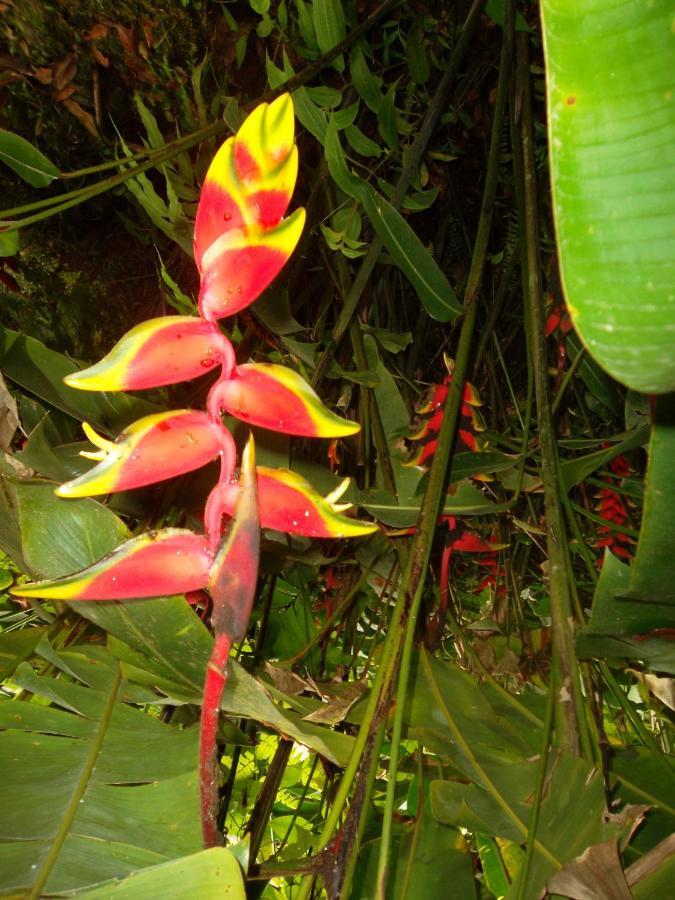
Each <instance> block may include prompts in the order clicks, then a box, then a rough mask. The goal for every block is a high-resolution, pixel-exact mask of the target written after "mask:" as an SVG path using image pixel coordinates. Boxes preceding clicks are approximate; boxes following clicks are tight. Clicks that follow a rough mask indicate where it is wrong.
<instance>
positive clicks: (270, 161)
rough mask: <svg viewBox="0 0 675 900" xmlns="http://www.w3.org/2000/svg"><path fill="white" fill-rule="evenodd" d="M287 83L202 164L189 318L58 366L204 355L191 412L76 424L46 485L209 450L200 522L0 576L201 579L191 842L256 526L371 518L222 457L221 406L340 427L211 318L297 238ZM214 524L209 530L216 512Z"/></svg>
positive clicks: (105, 367) (149, 373)
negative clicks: (63, 459)
mask: <svg viewBox="0 0 675 900" xmlns="http://www.w3.org/2000/svg"><path fill="white" fill-rule="evenodd" d="M293 131H294V118H293V104H292V101H291V98H290V96H289V95H288V94H282V96H280V97H279V98H278V99H277V100H275V101H274V103H272V104H270V105H268V104H261V105H260V106H258V107H257V108H256V109H255V110H254V111H253V112H252V113H251V115H250V116H249V117H248V118H247V119H246V121H245V122H244V124H243V125H242V126H241V128H240V129H239V131H238V132H237V134H236V135H235V136H234V137H232V138H230V139H229V140H227V141H226V142H225V143H224V144H223V146H222V147H221V149H220V150H219V152H218V154H217V155H216V157H215V159H214V161H213V163H212V164H211V167H210V169H209V171H208V173H207V176H206V180H205V182H204V187H203V189H202V193H201V198H200V202H199V207H198V209H197V218H196V222H195V238H194V244H195V259H196V261H197V266H198V267H199V270H200V274H201V288H200V292H199V312H200V316H199V317H186V316H165V317H162V318H160V319H151V320H149V321H148V322H144V323H143V324H141V325H138V326H136V327H135V328H134V329H132V331H130V332H129V333H128V334H126V335H125V336H124V337H123V338H122V339H121V340H120V341H119V343H118V344H117V345H116V346H115V347H114V348H113V349H112V350H111V352H110V353H109V355H108V356H106V357H105V358H104V359H103V360H101V362H99V363H98V364H96V365H94V366H92V367H90V368H88V369H85V370H83V371H80V372H77V373H75V374H74V375H71V376H69V377H67V378H66V383H67V384H68V385H69V386H70V387H75V388H78V389H80V390H93V391H122V390H140V389H146V388H153V387H158V386H160V385H166V384H173V383H175V382H177V381H182V380H184V379H189V378H195V377H197V376H198V375H201V374H203V372H204V369H211V368H219V370H220V372H219V376H218V378H217V379H216V380H215V381H214V383H213V385H212V386H211V388H210V390H209V393H208V396H207V399H206V412H199V411H196V410H177V411H171V412H167V413H160V414H158V415H151V416H146V417H144V418H142V419H139V420H138V421H137V422H134V423H133V424H132V425H130V426H129V427H128V428H126V429H125V430H124V431H123V432H122V434H121V435H120V436H119V437H118V438H117V440H116V441H114V442H112V441H109V440H107V439H105V438H103V437H101V436H100V435H98V434H97V433H96V432H95V431H94V429H93V428H92V427H91V426H90V425H88V424H86V423H85V425H84V430H85V433H86V435H87V437H89V439H90V440H91V442H92V443H93V444H94V445H95V446H96V447H98V448H99V449H98V450H96V451H94V452H89V451H81V455H82V456H85V457H88V458H89V459H94V460H96V461H97V462H98V464H97V465H96V466H94V468H92V469H90V470H89V471H88V472H86V473H84V474H83V475H81V476H80V477H79V478H76V479H74V480H73V481H69V482H67V483H65V484H62V485H60V486H59V487H58V488H57V489H56V493H57V495H59V496H60V497H90V496H95V495H97V494H110V493H113V492H117V491H125V490H130V489H133V488H138V487H143V486H145V485H148V484H154V483H156V482H158V481H162V480H164V479H166V478H173V477H175V476H177V475H182V474H185V473H186V472H189V471H192V470H193V469H196V468H199V467H201V466H203V465H205V464H206V463H208V462H210V461H211V460H213V459H214V458H218V460H219V465H220V474H219V478H218V482H217V484H216V485H215V487H214V488H213V489H212V490H211V492H210V493H209V496H208V498H207V500H206V506H205V509H204V534H194V533H193V532H191V531H186V530H182V529H177V528H165V529H159V530H155V531H152V532H149V533H147V534H142V535H139V536H137V537H134V538H132V539H131V540H130V541H127V542H126V543H124V544H122V545H121V546H119V547H118V548H116V549H115V550H114V551H113V552H112V553H110V554H109V555H108V556H106V557H104V558H103V559H102V560H99V561H98V562H96V563H95V564H94V565H92V566H89V567H87V568H86V569H83V570H81V571H79V572H75V573H73V574H71V575H68V576H65V577H63V578H59V579H56V580H50V581H41V582H37V583H35V584H25V585H22V586H21V587H17V588H12V593H13V594H14V595H15V596H17V597H38V598H45V599H52V600H71V601H72V600H77V601H82V600H102V601H104V600H125V599H129V598H139V597H162V596H166V595H169V594H184V593H188V592H190V591H198V590H202V589H204V588H208V590H209V595H210V598H211V604H212V608H211V623H212V625H213V629H214V633H215V645H214V649H213V652H212V654H211V659H210V660H209V664H208V668H207V672H206V681H205V685H204V698H203V703H202V718H201V723H202V724H201V740H200V791H201V809H202V828H203V833H204V843H205V846H206V847H212V846H214V845H216V844H217V843H222V838H221V839H220V841H219V839H218V831H217V824H216V812H217V810H216V805H217V795H218V794H217V788H218V781H217V776H216V730H217V722H218V710H219V708H220V700H221V696H222V691H223V687H224V685H225V683H226V666H227V660H228V656H229V653H230V649H231V647H232V644H233V642H234V641H239V640H241V639H242V638H243V637H244V635H245V633H246V627H247V625H248V620H249V616H250V613H251V607H252V605H253V601H254V599H255V593H256V583H257V575H258V558H259V543H260V540H259V531H260V527H261V526H262V527H264V528H274V529H275V530H277V531H282V532H287V533H289V534H296V535H305V536H308V537H319V538H330V537H337V538H343V537H353V536H356V535H365V534H369V533H371V532H372V531H373V530H374V529H375V528H376V527H377V526H376V525H374V524H373V525H371V524H368V523H365V522H356V521H354V520H353V519H349V518H347V517H345V516H343V515H342V513H343V511H344V510H346V509H348V508H349V507H350V506H351V504H350V503H343V504H338V502H337V501H338V499H339V497H340V495H341V493H343V492H344V490H343V488H346V487H347V484H346V483H345V484H344V485H343V487H341V488H338V489H337V490H336V491H334V492H333V494H332V495H330V496H329V497H326V498H323V497H321V496H320V495H318V494H317V493H316V492H315V491H313V490H312V488H311V486H310V485H309V484H308V483H307V482H306V481H304V480H303V479H302V478H299V477H298V476H297V475H294V473H292V472H290V471H288V470H281V469H276V470H274V469H267V468H259V469H256V467H255V451H254V445H253V441H252V440H251V441H250V442H249V444H247V447H246V449H245V450H244V455H243V459H242V465H241V469H240V470H237V468H236V455H237V454H236V448H235V443H234V438H233V437H232V435H231V433H230V432H229V430H228V429H227V428H226V427H225V425H223V423H222V416H223V414H224V413H230V414H231V415H234V416H236V417H237V418H240V419H243V420H244V421H245V422H247V423H249V424H252V425H258V426H262V427H263V428H270V429H273V430H275V431H280V432H282V433H285V434H296V435H300V436H303V437H330V438H337V437H343V436H345V435H349V434H354V433H355V432H356V431H358V424H356V423H352V422H349V421H347V420H344V419H340V418H339V417H338V416H336V415H334V414H333V413H331V412H330V410H328V409H327V408H326V407H325V406H323V405H322V404H321V402H320V400H319V398H318V397H317V395H316V394H315V392H314V391H313V390H312V389H311V388H310V387H309V385H307V384H306V383H304V382H303V381H302V379H301V378H300V377H299V376H297V375H296V374H295V373H294V372H293V371H292V370H290V369H287V368H284V367H282V366H277V365H273V364H259V363H258V364H256V363H248V364H246V365H242V366H237V365H236V363H235V360H234V350H233V348H232V345H231V344H230V342H229V341H228V339H227V337H226V336H225V335H224V334H223V333H222V332H221V331H220V329H219V327H218V320H219V319H221V318H223V317H225V316H230V315H233V314H235V313H237V312H239V311H240V310H241V309H243V308H245V307H246V306H248V305H249V304H250V303H252V302H253V301H254V300H255V299H256V297H258V295H259V294H261V293H262V291H263V290H264V289H265V288H266V287H267V286H268V284H269V283H270V282H271V281H272V279H273V278H274V277H275V276H276V275H277V273H278V272H279V270H280V269H281V267H282V266H283V265H284V263H285V262H286V261H287V259H288V257H289V256H290V255H291V253H292V252H293V249H294V247H295V245H296V244H297V242H298V239H299V237H300V233H301V231H302V226H303V223H304V210H302V209H298V210H296V211H295V212H294V213H293V214H292V215H291V216H289V217H288V218H287V219H284V218H283V216H284V213H285V212H286V210H287V208H288V204H289V203H290V199H291V195H292V193H293V189H294V187H295V180H296V177H297V170H298V152H297V148H296V147H295V144H294V140H293ZM225 517H227V518H228V520H229V524H228V526H227V528H224V519H225Z"/></svg>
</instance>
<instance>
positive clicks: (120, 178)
mask: <svg viewBox="0 0 675 900" xmlns="http://www.w3.org/2000/svg"><path fill="white" fill-rule="evenodd" d="M226 128H227V126H226V125H225V123H224V122H214V123H213V125H209V126H208V127H207V128H202V129H201V130H200V131H195V132H194V133H193V134H191V135H189V136H188V137H186V138H184V139H181V141H180V143H179V142H177V141H173V142H172V143H170V144H167V145H166V146H165V147H162V148H161V150H158V151H157V153H156V154H154V155H153V156H152V158H151V159H149V160H147V161H146V162H144V163H141V164H140V165H138V166H132V167H131V168H129V169H125V170H124V171H123V172H120V173H119V174H117V175H112V176H111V177H110V178H104V179H103V180H102V181H98V182H97V183H96V184H90V185H87V186H86V187H83V188H77V189H76V190H74V191H67V192H66V193H65V194H60V195H59V196H58V197H52V198H50V200H36V201H35V203H29V204H27V205H26V206H25V207H14V208H13V209H8V210H4V211H3V212H0V219H2V220H3V222H4V219H5V217H6V216H10V215H13V214H15V213H17V212H18V211H20V210H21V209H25V210H28V209H31V208H32V209H37V208H40V209H44V208H45V207H47V206H49V208H48V209H44V212H42V213H36V214H35V215H33V216H26V218H24V219H15V220H14V221H11V222H4V224H5V225H6V228H5V229H4V230H5V231H17V230H18V229H20V228H24V227H25V226H27V225H33V224H35V222H41V221H43V220H44V219H48V218H49V217H50V216H54V215H56V214H57V213H60V212H63V211H64V210H66V209H70V208H71V207H73V206H77V205H78V204H79V203H84V202H85V201H86V200H90V199H91V198H92V197H97V196H98V195H99V194H103V193H105V192H106V191H109V190H111V189H112V188H114V187H117V185H120V184H123V183H124V182H125V181H128V180H129V179H130V178H134V177H135V176H136V175H140V174H141V173H142V172H145V171H147V170H148V169H152V168H154V167H155V166H158V165H159V164H160V163H163V162H166V160H168V159H170V158H171V157H172V156H175V155H176V154H177V153H180V152H181V151H183V150H189V149H190V147H193V146H194V145H195V144H199V143H200V142H201V141H204V140H206V139H207V138H208V137H211V136H212V135H214V134H219V133H220V132H221V131H223V130H225V129H226ZM177 144H178V146H177ZM124 162H125V160H121V161H120V163H119V164H123V163H124ZM64 197H65V198H67V199H65V200H64ZM49 204H51V205H49Z"/></svg>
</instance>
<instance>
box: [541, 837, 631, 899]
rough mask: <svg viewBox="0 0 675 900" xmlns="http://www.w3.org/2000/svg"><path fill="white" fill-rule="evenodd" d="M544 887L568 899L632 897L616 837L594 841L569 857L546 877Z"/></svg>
mask: <svg viewBox="0 0 675 900" xmlns="http://www.w3.org/2000/svg"><path fill="white" fill-rule="evenodd" d="M546 888H547V890H548V891H549V893H551V894H561V895H562V896H564V897H569V898H571V900H632V894H631V892H630V890H629V888H628V883H627V881H626V876H625V875H624V871H623V869H622V868H621V862H620V860H619V848H618V840H617V838H616V837H613V838H610V840H608V841H604V842H603V843H602V844H595V845H594V846H593V847H589V848H588V850H585V851H584V852H583V853H582V854H581V856H577V858H576V859H573V860H570V862H568V863H566V864H565V865H564V866H563V867H562V869H561V870H560V871H559V872H556V873H555V875H553V876H552V877H551V878H549V880H548V883H547V885H546Z"/></svg>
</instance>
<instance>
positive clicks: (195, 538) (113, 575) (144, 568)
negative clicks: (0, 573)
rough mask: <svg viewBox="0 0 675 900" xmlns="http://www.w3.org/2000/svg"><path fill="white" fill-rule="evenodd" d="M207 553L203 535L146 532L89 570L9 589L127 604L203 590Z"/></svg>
mask: <svg viewBox="0 0 675 900" xmlns="http://www.w3.org/2000/svg"><path fill="white" fill-rule="evenodd" d="M212 564H213V554H212V553H211V551H210V549H209V545H208V542H207V540H206V538H205V537H204V535H202V534H193V532H191V531H187V530H185V529H183V528H166V529H163V530H162V531H151V532H149V533H148V534H142V535H140V536H139V537H135V538H132V539H131V540H129V541H126V542H125V543H124V544H121V545H120V546H119V547H117V548H116V549H115V550H113V552H112V553H109V554H108V555H107V556H104V557H103V559H101V560H99V561H98V562H97V563H94V565H92V566H89V567H88V568H86V569H83V570H82V571H80V572H75V573H74V574H73V575H66V576H65V577H64V578H56V579H54V580H52V581H38V582H36V583H35V584H23V585H19V586H17V587H14V588H12V593H13V594H14V596H16V597H43V598H45V599H48V600H127V599H130V598H135V597H139V598H140V597H162V596H168V595H171V594H182V593H184V592H185V591H194V590H198V589H199V588H204V587H206V585H207V583H208V579H209V572H210V570H211V566H212Z"/></svg>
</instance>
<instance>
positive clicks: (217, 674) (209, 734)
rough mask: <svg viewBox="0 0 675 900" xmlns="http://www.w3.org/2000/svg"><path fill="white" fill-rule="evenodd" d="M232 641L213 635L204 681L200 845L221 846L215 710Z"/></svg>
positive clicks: (200, 765) (218, 707) (200, 769)
mask: <svg viewBox="0 0 675 900" xmlns="http://www.w3.org/2000/svg"><path fill="white" fill-rule="evenodd" d="M231 647H232V641H231V639H230V636H229V635H228V634H217V635H216V640H215V644H214V645H213V652H212V653H211V658H210V659H209V664H208V666H207V669H206V678H205V680H204V695H203V698H202V715H201V720H200V724H199V806H200V813H201V820H202V834H203V836H204V847H206V848H209V847H217V846H219V845H222V843H223V839H222V835H221V834H220V833H219V831H218V823H217V819H218V788H219V781H220V779H219V777H218V771H217V758H216V748H217V743H216V735H217V732H218V713H219V711H220V700H221V697H222V696H223V689H224V687H225V684H226V683H227V669H226V667H227V660H228V658H229V655H230V649H231Z"/></svg>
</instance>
